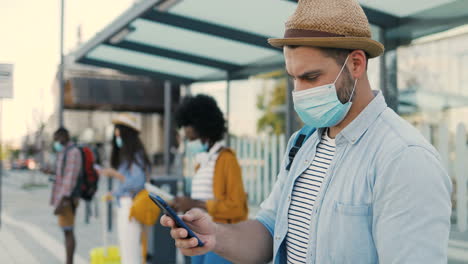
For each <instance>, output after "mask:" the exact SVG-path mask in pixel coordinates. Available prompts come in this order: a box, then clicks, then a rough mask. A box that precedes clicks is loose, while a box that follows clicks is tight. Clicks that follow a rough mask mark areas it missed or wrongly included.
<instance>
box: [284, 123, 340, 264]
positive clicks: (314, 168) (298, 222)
mask: <svg viewBox="0 0 468 264" xmlns="http://www.w3.org/2000/svg"><path fill="white" fill-rule="evenodd" d="M334 155H335V140H334V139H331V138H329V137H328V135H327V132H325V133H323V135H322V139H321V141H320V143H319V144H318V146H317V151H316V155H315V157H314V160H313V161H312V163H311V164H310V166H309V168H308V169H307V170H306V171H304V173H303V174H302V175H300V176H299V177H298V178H297V179H296V182H295V183H294V188H293V191H292V195H291V205H290V206H289V211H288V233H287V235H286V250H287V259H288V263H293V264H296V263H306V261H307V249H308V246H309V234H310V232H309V230H310V223H311V218H312V209H313V207H314V203H315V199H316V198H317V196H318V194H319V191H320V188H321V186H322V183H323V180H324V177H325V175H326V173H327V170H328V168H329V167H330V163H331V162H332V160H333V156H334Z"/></svg>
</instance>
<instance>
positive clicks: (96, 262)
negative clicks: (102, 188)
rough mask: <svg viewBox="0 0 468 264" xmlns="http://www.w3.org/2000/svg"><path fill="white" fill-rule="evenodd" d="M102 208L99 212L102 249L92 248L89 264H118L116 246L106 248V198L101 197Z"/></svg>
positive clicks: (118, 252)
mask: <svg viewBox="0 0 468 264" xmlns="http://www.w3.org/2000/svg"><path fill="white" fill-rule="evenodd" d="M102 201H103V202H104V203H103V206H102V210H101V219H102V238H103V241H102V242H103V244H104V245H103V247H98V248H93V249H91V251H90V252H89V258H90V263H91V264H120V250H119V247H118V246H114V245H113V246H108V239H109V238H108V235H109V234H108V231H107V226H106V225H107V223H108V220H107V218H108V214H107V212H106V208H108V207H107V203H108V201H107V200H106V197H105V196H104V197H102Z"/></svg>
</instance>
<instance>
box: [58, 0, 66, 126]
mask: <svg viewBox="0 0 468 264" xmlns="http://www.w3.org/2000/svg"><path fill="white" fill-rule="evenodd" d="M64 18H65V0H61V1H60V69H59V107H58V118H59V120H58V121H59V122H58V123H59V127H63V109H64V106H63V105H64V93H65V81H64V68H65V62H64V53H63V50H64V27H65V25H64V20H65V19H64Z"/></svg>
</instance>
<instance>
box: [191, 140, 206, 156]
mask: <svg viewBox="0 0 468 264" xmlns="http://www.w3.org/2000/svg"><path fill="white" fill-rule="evenodd" d="M207 150H208V144H207V143H202V141H201V140H200V139H197V140H193V141H190V142H189V143H187V152H188V153H190V154H192V155H196V154H198V153H202V152H206V151H207Z"/></svg>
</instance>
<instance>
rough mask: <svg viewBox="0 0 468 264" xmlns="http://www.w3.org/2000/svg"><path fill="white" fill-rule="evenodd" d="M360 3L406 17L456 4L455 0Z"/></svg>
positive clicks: (374, 1)
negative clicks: (444, 5) (441, 6)
mask: <svg viewBox="0 0 468 264" xmlns="http://www.w3.org/2000/svg"><path fill="white" fill-rule="evenodd" d="M359 2H360V3H361V4H362V5H364V6H367V7H370V8H373V9H376V10H379V11H382V12H384V13H389V14H392V15H395V16H400V17H406V16H410V15H412V14H415V13H418V12H421V11H424V10H427V9H430V8H434V7H437V6H440V5H443V4H447V3H451V2H454V0H430V1H429V0H411V1H408V0H392V1H376V0H359Z"/></svg>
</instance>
